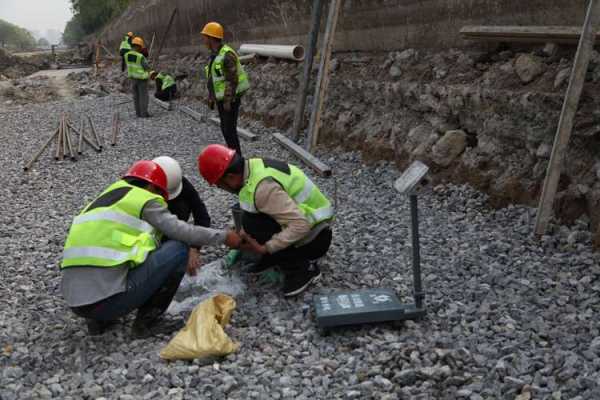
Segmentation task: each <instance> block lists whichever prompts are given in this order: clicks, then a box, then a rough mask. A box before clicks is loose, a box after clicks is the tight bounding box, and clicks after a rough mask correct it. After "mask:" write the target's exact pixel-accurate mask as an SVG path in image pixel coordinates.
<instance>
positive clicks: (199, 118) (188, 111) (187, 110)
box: [179, 106, 205, 122]
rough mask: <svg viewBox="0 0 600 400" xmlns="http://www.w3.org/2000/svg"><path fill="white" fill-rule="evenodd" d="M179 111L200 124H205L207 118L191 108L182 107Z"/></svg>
mask: <svg viewBox="0 0 600 400" xmlns="http://www.w3.org/2000/svg"><path fill="white" fill-rule="evenodd" d="M179 111H181V112H182V113H184V114H185V115H188V116H190V117H192V118H193V119H195V120H196V121H198V122H205V118H204V116H203V115H202V114H200V113H198V112H196V111H194V110H192V109H191V108H189V107H187V106H180V107H179Z"/></svg>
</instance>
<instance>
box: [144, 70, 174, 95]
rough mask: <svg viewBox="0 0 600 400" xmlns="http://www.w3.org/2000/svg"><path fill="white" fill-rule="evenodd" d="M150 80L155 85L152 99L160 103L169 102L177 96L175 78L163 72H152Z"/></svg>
mask: <svg viewBox="0 0 600 400" xmlns="http://www.w3.org/2000/svg"><path fill="white" fill-rule="evenodd" d="M150 79H152V80H153V81H154V83H156V91H155V92H154V97H156V98H157V99H159V100H162V101H171V100H173V99H175V97H176V96H177V83H176V82H175V78H173V77H172V76H171V75H169V74H166V73H164V72H156V71H152V72H151V73H150Z"/></svg>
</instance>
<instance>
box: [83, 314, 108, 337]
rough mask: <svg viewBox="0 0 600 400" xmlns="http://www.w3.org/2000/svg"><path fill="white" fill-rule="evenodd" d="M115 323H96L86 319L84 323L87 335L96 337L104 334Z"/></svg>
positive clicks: (96, 321) (93, 320)
mask: <svg viewBox="0 0 600 400" xmlns="http://www.w3.org/2000/svg"><path fill="white" fill-rule="evenodd" d="M115 322H116V321H98V320H95V319H90V318H86V319H85V323H86V325H87V329H88V335H90V336H98V335H102V334H103V333H104V332H106V331H107V330H108V329H109V328H110V327H111V326H113V325H114V324H115Z"/></svg>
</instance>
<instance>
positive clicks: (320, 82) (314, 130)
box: [306, 0, 343, 151]
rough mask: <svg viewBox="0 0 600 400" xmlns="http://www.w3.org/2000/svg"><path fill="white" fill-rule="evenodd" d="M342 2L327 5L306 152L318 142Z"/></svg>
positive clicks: (337, 0)
mask: <svg viewBox="0 0 600 400" xmlns="http://www.w3.org/2000/svg"><path fill="white" fill-rule="evenodd" d="M342 1H343V0H331V3H330V5H329V15H328V17H327V28H326V29H325V37H324V38H323V46H322V50H321V63H320V65H319V75H318V77H317V88H316V90H315V96H314V99H313V105H312V112H311V115H310V125H309V127H308V128H309V131H308V138H307V140H306V149H307V150H308V151H312V149H314V148H315V146H316V145H317V142H318V141H319V130H320V129H321V118H322V114H323V104H324V103H325V95H326V92H327V86H328V85H329V61H330V59H331V51H332V49H333V39H334V36H335V28H336V26H337V21H338V16H339V14H340V9H341V8H342Z"/></svg>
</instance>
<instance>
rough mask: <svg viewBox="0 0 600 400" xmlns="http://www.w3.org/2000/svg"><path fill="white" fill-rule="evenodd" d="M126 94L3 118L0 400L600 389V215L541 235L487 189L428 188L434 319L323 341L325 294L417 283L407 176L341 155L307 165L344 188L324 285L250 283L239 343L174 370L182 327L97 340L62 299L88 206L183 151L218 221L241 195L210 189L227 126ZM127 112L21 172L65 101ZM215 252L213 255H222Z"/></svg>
mask: <svg viewBox="0 0 600 400" xmlns="http://www.w3.org/2000/svg"><path fill="white" fill-rule="evenodd" d="M122 100H123V97H122V96H120V97H119V96H113V95H111V96H107V97H103V98H83V99H78V100H77V101H72V102H57V103H47V104H40V105H32V106H28V107H23V108H20V109H15V110H13V111H10V112H6V113H2V114H0V134H1V138H2V142H3V145H2V146H1V148H0V154H1V157H2V160H3V168H2V171H1V172H0V173H1V174H2V178H3V179H2V181H3V186H4V188H3V190H2V192H1V194H0V198H1V199H2V200H3V201H2V203H3V204H4V207H3V208H2V210H1V211H0V226H2V229H1V230H0V399H2V400H12V399H30V398H42V399H47V398H48V399H49V398H61V399H69V398H72V399H81V398H84V399H99V398H106V399H122V400H126V399H199V398H212V399H226V398H227V399H388V400H391V399H471V400H478V399H519V400H527V399H533V398H535V399H555V400H558V399H597V398H600V386H599V382H600V357H598V355H599V354H600V332H599V323H598V320H597V319H596V318H597V314H598V311H599V307H600V304H599V303H600V300H599V297H598V292H599V291H600V280H599V277H600V268H599V267H598V261H599V256H598V255H597V254H594V253H592V251H591V241H590V234H589V231H588V222H587V221H585V220H581V221H578V223H577V224H576V225H575V226H573V227H570V228H566V227H560V226H555V225H553V226H552V232H551V233H550V234H549V235H548V236H545V237H544V238H543V240H542V241H541V242H537V241H536V240H534V239H533V237H532V235H531V232H532V230H533V223H534V220H535V210H533V209H530V208H526V207H520V206H514V207H508V208H505V209H500V210H492V209H489V208H488V207H487V205H486V196H485V195H483V194H481V193H479V192H476V191H474V190H472V189H471V188H469V187H467V186H452V185H437V186H433V187H429V188H426V189H424V192H423V194H422V195H421V196H420V199H419V200H420V217H421V245H422V248H421V252H422V269H423V281H424V288H425V290H426V292H427V297H426V303H427V306H428V315H427V317H426V318H425V319H424V320H422V321H418V322H412V321H411V322H406V323H403V324H380V325H376V326H359V327H350V328H344V329H339V330H336V331H334V332H332V333H331V334H330V335H328V336H321V335H320V334H319V331H318V330H317V329H316V325H315V323H314V320H313V318H312V311H309V312H308V313H307V312H306V311H307V308H308V306H309V305H310V304H311V299H312V296H313V295H314V294H315V293H319V292H328V291H330V290H334V289H348V288H350V289H354V288H362V287H377V286H387V287H393V288H394V289H395V290H397V291H398V293H400V294H401V295H402V296H403V297H404V298H407V300H408V297H409V296H410V295H411V283H412V277H411V272H410V271H411V267H410V230H409V223H410V221H409V213H408V202H407V201H406V199H405V198H403V197H401V196H399V195H397V194H396V193H395V192H394V190H393V186H392V184H393V181H394V179H395V178H396V177H397V176H399V172H398V170H396V169H395V168H394V166H393V165H391V164H389V163H384V162H381V163H378V164H375V165H369V166H366V165H363V164H362V163H361V161H360V158H359V156H358V155H357V154H356V153H343V152H339V151H332V150H327V151H325V150H321V151H319V152H317V155H318V156H319V157H321V159H322V160H324V161H326V162H327V163H329V164H330V165H331V166H332V167H333V169H334V174H335V177H334V178H333V179H322V178H318V177H316V176H315V175H314V174H313V173H310V174H311V175H312V176H313V177H314V179H315V181H316V182H317V183H318V184H319V185H320V186H321V187H322V188H323V190H324V191H325V192H326V193H328V194H329V195H330V196H331V197H332V198H333V197H335V198H336V199H337V211H338V214H337V215H338V220H337V222H336V225H335V233H334V244H333V245H332V248H331V250H330V252H329V254H328V256H327V257H326V258H325V259H324V260H322V262H321V266H322V269H323V271H324V279H323V280H322V282H321V283H320V284H319V285H318V286H317V287H314V288H312V289H311V290H309V291H308V292H306V293H305V294H304V295H302V296H300V297H299V298H296V299H291V300H288V299H284V298H283V297H282V296H281V295H280V293H279V292H278V289H277V288H269V287H257V286H256V285H254V284H253V282H252V281H248V282H247V283H248V289H247V290H246V292H245V293H244V294H242V295H241V296H239V297H238V298H237V302H238V308H237V310H236V312H235V314H234V317H233V320H232V324H231V326H230V327H229V328H228V329H227V332H228V333H229V335H230V336H231V337H232V338H234V339H235V340H237V341H239V342H240V343H241V349H240V351H239V352H237V353H235V354H233V355H230V356H228V357H225V358H223V359H211V360H196V361H193V362H184V361H178V362H172V363H167V362H165V361H162V360H160V358H159V356H158V352H159V351H160V349H161V348H162V347H163V346H164V345H165V344H166V343H167V342H168V340H169V338H170V337H169V336H164V335H163V336H160V335H159V336H156V337H153V338H150V339H145V340H132V339H131V338H130V336H129V325H130V323H131V318H129V319H126V320H125V321H123V323H122V324H119V325H117V326H116V327H115V328H113V329H112V330H111V331H109V332H107V333H106V334H105V335H103V336H100V337H88V336H87V332H86V329H85V326H84V324H83V321H82V320H81V319H79V318H78V317H76V316H74V314H72V313H71V312H70V310H69V309H68V308H67V307H65V304H64V302H63V300H62V297H61V295H60V286H59V284H60V272H59V269H58V266H57V265H58V261H59V258H60V255H61V251H62V246H63V242H64V238H65V235H66V232H67V230H68V227H69V224H70V222H71V219H72V218H73V216H74V215H76V214H77V213H78V211H79V210H80V209H81V207H82V206H83V205H84V204H85V203H87V202H88V201H90V200H92V198H93V197H94V196H96V195H97V194H98V193H99V192H100V191H101V190H102V189H103V188H105V187H106V186H107V185H109V184H110V183H112V182H113V181H114V180H115V179H116V177H117V176H118V175H119V174H121V173H123V172H124V171H125V170H126V169H127V167H128V166H129V165H130V164H131V163H132V162H133V161H134V160H136V159H141V158H152V157H155V156H158V155H162V154H166V155H170V156H173V157H175V158H177V159H178V160H179V161H180V162H181V164H182V166H183V168H184V172H185V174H186V175H187V176H188V177H190V178H191V179H192V182H193V183H194V184H196V186H197V188H198V189H199V191H200V193H201V196H202V197H203V198H204V200H205V201H206V203H207V206H208V208H209V211H210V213H211V216H212V217H213V219H214V222H215V225H216V226H225V225H229V224H231V222H232V221H231V218H230V213H229V205H231V204H233V203H234V201H235V198H234V197H233V196H231V195H229V194H226V193H224V192H222V191H219V190H217V189H211V188H209V187H208V186H207V185H206V184H204V182H203V181H202V180H201V179H200V177H199V175H198V173H197V170H196V165H195V160H196V156H197V154H198V152H199V150H200V149H201V148H202V147H203V146H204V145H206V144H208V143H214V142H220V141H221V140H222V139H221V134H220V131H219V128H218V127H216V126H214V125H212V124H209V125H206V124H202V123H199V122H196V121H194V120H192V119H190V118H189V117H187V116H185V115H183V114H181V113H178V112H174V111H173V112H167V111H165V110H162V109H160V108H158V107H156V106H155V105H151V113H152V114H153V118H151V119H149V120H137V119H135V117H134V115H133V109H132V108H133V107H132V105H131V104H128V105H120V106H116V105H115V104H116V103H119V102H120V101H122ZM195 108H196V109H199V106H198V105H197V104H196V105H195ZM117 109H119V110H120V111H121V120H122V125H121V134H120V137H119V143H118V145H117V146H116V147H109V148H106V149H105V150H104V151H103V152H102V153H99V154H98V153H95V152H93V151H92V150H91V149H87V150H86V151H85V154H84V155H83V156H82V157H81V158H80V160H78V161H77V162H71V161H63V162H57V161H54V159H53V158H52V156H51V154H52V153H51V152H50V151H48V152H46V153H45V154H44V155H43V156H42V157H41V159H40V160H39V161H38V162H37V163H36V164H35V165H34V167H33V169H32V171H30V172H28V173H24V172H23V165H24V163H25V162H26V161H27V160H28V159H29V158H30V157H31V156H32V155H33V153H34V152H35V151H36V150H37V149H38V148H39V146H40V145H41V144H42V143H43V141H44V140H45V138H46V137H47V136H48V135H50V134H51V133H52V131H53V130H54V129H55V128H56V125H57V123H58V117H59V115H60V114H61V113H62V112H67V113H69V115H70V116H71V118H72V119H73V120H74V121H75V126H78V124H79V118H80V117H81V116H82V115H84V114H90V115H91V116H92V118H93V120H94V122H95V124H96V127H97V129H98V130H99V131H100V132H101V133H102V134H104V136H105V138H108V136H109V132H110V123H111V118H112V112H113V111H114V110H117ZM202 112H204V111H202ZM242 125H243V124H242ZM246 126H248V125H246ZM251 128H252V129H253V130H254V131H255V133H258V134H260V135H261V139H260V140H259V141H258V142H256V143H248V142H243V143H242V148H243V150H244V151H245V154H246V155H260V156H270V157H274V158H281V159H284V160H290V161H291V162H293V163H295V164H297V165H300V162H299V161H297V160H295V159H293V158H290V155H289V154H288V153H287V152H286V151H284V150H282V149H281V148H280V147H279V145H277V144H276V143H275V142H274V141H273V140H272V139H271V138H270V133H271V132H272V131H271V130H269V129H264V128H261V127H260V126H258V125H256V124H253V125H252V126H251ZM305 170H307V171H308V169H307V168H305ZM204 252H205V259H206V260H207V261H208V260H211V259H214V258H216V257H218V256H221V255H223V254H224V253H225V249H224V248H206V249H205V250H204ZM180 317H181V318H184V317H186V315H181V316H180ZM169 318H172V317H171V316H169Z"/></svg>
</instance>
